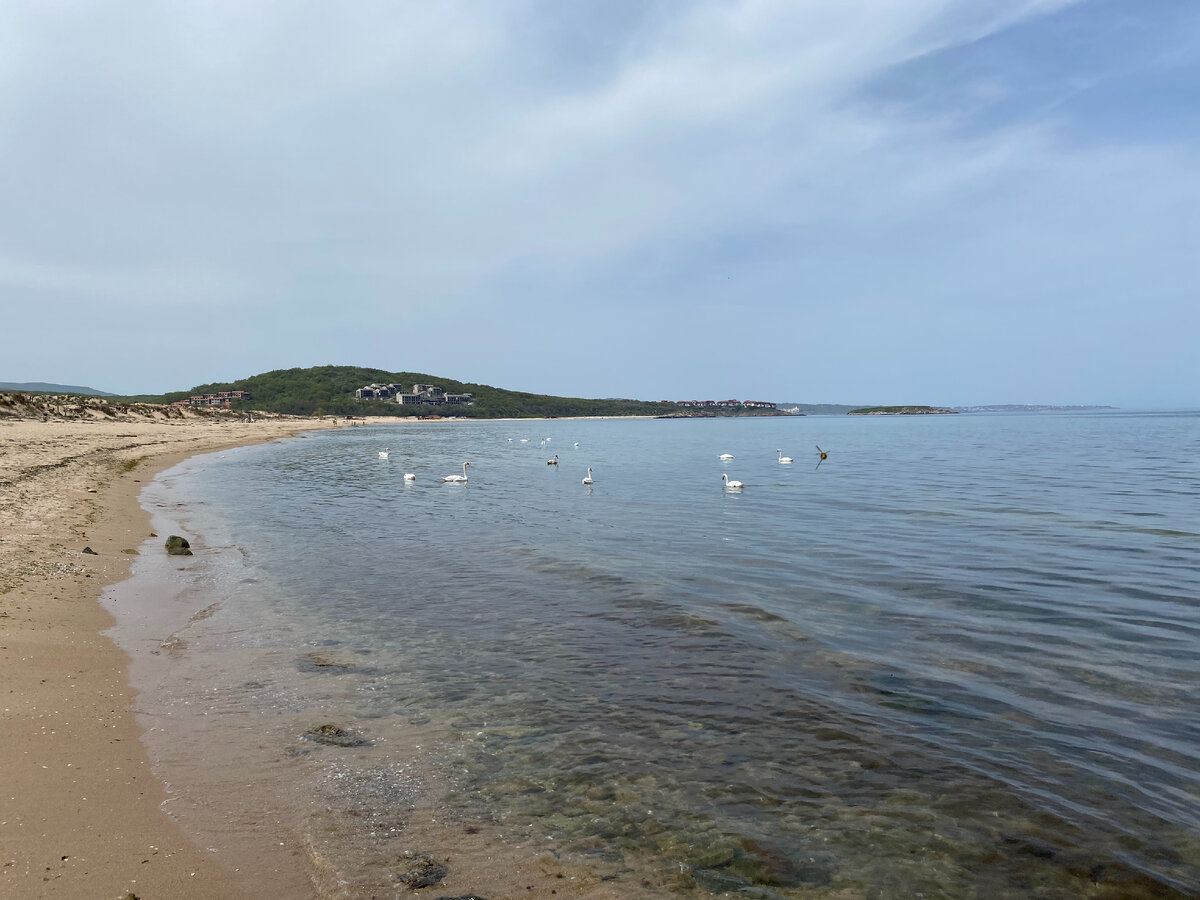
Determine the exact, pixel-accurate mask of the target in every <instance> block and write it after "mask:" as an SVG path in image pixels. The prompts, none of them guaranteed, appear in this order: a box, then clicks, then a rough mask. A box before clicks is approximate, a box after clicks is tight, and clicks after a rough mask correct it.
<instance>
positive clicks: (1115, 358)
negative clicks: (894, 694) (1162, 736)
mask: <svg viewBox="0 0 1200 900" xmlns="http://www.w3.org/2000/svg"><path fill="white" fill-rule="evenodd" d="M1198 148H1200V3H1196V2H1191V0H1078V2H1072V0H787V2H769V0H762V2H758V0H746V2H735V0H722V2H691V3H683V2H648V0H630V2H625V0H596V2H590V3H589V2H561V0H553V2H551V0H547V2H536V0H525V2H499V0H488V2H486V3H480V2H474V3H455V2H440V0H439V2H428V0H420V2H411V3H405V2H395V0H380V2H347V3H328V2H297V0H289V2H278V3H269V2H255V0H235V2H214V0H191V2H187V0H171V2H164V3H127V2H117V0H114V2H103V3H92V2H88V3H83V2H65V0H55V2H51V0H6V2H5V3H4V4H3V5H2V6H0V298H2V306H3V314H2V316H0V335H3V338H2V347H0V380H6V381H8V380H11V381H51V382H60V383H68V384H86V385H90V386H93V387H96V388H99V389H101V390H107V391H113V392H120V393H142V392H154V393H159V392H163V391H167V390H184V389H187V388H190V387H192V386H194V385H197V384H201V383H206V382H214V381H230V380H234V379H237V378H241V377H245V376H248V375H253V374H256V373H259V372H263V371H267V370H270V369H277V368H288V367H292V366H312V365H323V364H326V363H336V364H341V365H362V366H373V367H378V368H383V369H388V370H392V371H399V370H406V371H416V372H424V373H428V374H431V375H435V376H442V377H447V378H455V379H459V380H463V381H475V382H484V383H488V384H493V385H497V386H501V387H508V388H513V389H516V390H527V391H536V392H542V393H552V394H567V395H574V396H587V397H609V396H627V397H637V398H641V399H649V400H658V399H663V398H672V399H682V398H690V397H698V398H701V399H704V398H713V399H722V398H726V397H736V398H739V399H763V400H777V401H800V402H848V403H859V402H862V403H867V402H870V403H934V404H950V405H960V404H976V403H1007V402H1013V403H1063V404H1072V403H1084V404H1087V403H1096V404H1113V405H1118V406H1125V407H1195V406H1200V399H1198V394H1197V392H1198V389H1200V274H1198V273H1200V156H1198V155H1197V150H1198Z"/></svg>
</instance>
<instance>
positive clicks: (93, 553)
mask: <svg viewBox="0 0 1200 900" xmlns="http://www.w3.org/2000/svg"><path fill="white" fill-rule="evenodd" d="M80 552H81V553H87V554H88V555H90V556H99V555H100V554H99V553H97V552H96V551H95V550H93V549H92V548H91V547H84V548H83V550H81V551H80Z"/></svg>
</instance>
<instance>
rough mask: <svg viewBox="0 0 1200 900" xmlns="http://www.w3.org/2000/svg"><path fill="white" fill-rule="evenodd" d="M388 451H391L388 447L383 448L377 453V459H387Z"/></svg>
mask: <svg viewBox="0 0 1200 900" xmlns="http://www.w3.org/2000/svg"><path fill="white" fill-rule="evenodd" d="M390 449H391V448H390V447H384V448H383V449H382V450H380V451H379V458H380V459H387V458H388V450H390Z"/></svg>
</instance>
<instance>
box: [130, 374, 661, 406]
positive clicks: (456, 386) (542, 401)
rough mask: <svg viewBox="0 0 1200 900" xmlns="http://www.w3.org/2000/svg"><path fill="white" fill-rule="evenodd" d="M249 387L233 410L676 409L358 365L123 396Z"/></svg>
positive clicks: (176, 395)
mask: <svg viewBox="0 0 1200 900" xmlns="http://www.w3.org/2000/svg"><path fill="white" fill-rule="evenodd" d="M369 384H399V385H402V386H404V388H405V389H406V390H411V389H412V385H414V384H436V385H438V386H439V387H441V388H443V389H444V390H446V391H447V392H450V393H466V394H472V395H474V398H475V402H474V404H473V405H471V406H457V405H456V406H447V407H429V406H401V405H399V404H397V403H395V402H389V401H386V400H359V399H357V398H356V397H355V396H354V392H355V391H356V390H357V389H358V388H360V387H365V386H366V385H369ZM218 391H248V392H249V393H250V399H249V400H247V401H239V402H235V403H234V404H233V406H234V408H235V409H237V408H245V409H256V410H265V411H267V412H277V413H286V414H290V415H303V416H310V415H339V416H345V415H354V416H362V415H367V416H372V415H389V416H404V415H408V416H417V415H423V414H425V415H427V414H429V413H442V414H444V415H454V416H459V417H462V418H467V417H474V418H547V417H553V416H564V417H565V416H654V415H662V414H664V413H669V412H674V411H676V409H677V407H676V406H675V405H674V404H672V403H666V404H664V403H652V402H647V401H643V400H626V399H600V400H596V399H585V398H582V397H553V396H549V395H546V394H528V393H523V392H521V391H507V390H504V389H503V388H497V387H492V386H491V385H487V384H473V383H471V382H464V381H455V380H454V379H453V378H442V377H440V376H436V375H428V374H425V373H423V372H387V371H385V370H383V369H364V368H361V367H358V366H314V367H313V368H310V369H277V370H275V371H273V372H264V373H262V374H261V375H252V376H251V377H249V378H242V379H239V380H237V381H228V382H214V383H213V384H201V385H197V386H196V387H194V388H192V389H191V390H187V391H174V392H171V393H168V394H163V395H161V396H139V397H130V398H124V399H128V400H139V401H142V402H149V403H173V402H175V401H176V400H184V399H186V398H188V397H191V396H193V395H196V394H214V393H216V392H218Z"/></svg>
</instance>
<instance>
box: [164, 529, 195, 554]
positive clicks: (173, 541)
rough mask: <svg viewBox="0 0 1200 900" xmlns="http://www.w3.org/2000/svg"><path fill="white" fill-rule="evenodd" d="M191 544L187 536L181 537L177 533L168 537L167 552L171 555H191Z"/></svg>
mask: <svg viewBox="0 0 1200 900" xmlns="http://www.w3.org/2000/svg"><path fill="white" fill-rule="evenodd" d="M191 546H192V545H191V544H189V543H188V542H187V538H184V537H180V536H179V535H177V534H173V535H171V536H170V537H169V538H167V553H169V554H171V556H191V555H192V551H191V549H190V548H191Z"/></svg>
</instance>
